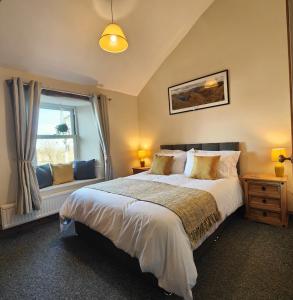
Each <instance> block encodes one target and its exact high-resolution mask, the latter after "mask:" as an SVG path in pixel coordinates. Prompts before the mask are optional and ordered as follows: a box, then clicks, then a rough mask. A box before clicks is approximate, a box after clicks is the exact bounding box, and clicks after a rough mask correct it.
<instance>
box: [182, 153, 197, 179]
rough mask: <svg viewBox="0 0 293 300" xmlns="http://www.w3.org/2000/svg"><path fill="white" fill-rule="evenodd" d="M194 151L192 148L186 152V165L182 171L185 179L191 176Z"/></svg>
mask: <svg viewBox="0 0 293 300" xmlns="http://www.w3.org/2000/svg"><path fill="white" fill-rule="evenodd" d="M194 155H195V150H194V149H193V148H192V149H190V150H189V151H187V152H186V165H185V169H184V175H185V176H187V177H190V176H191V171H192V168H193V162H194Z"/></svg>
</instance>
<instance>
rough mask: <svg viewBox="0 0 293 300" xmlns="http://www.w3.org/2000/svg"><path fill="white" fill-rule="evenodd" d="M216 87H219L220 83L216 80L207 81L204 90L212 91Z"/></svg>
mask: <svg viewBox="0 0 293 300" xmlns="http://www.w3.org/2000/svg"><path fill="white" fill-rule="evenodd" d="M216 86H218V81H217V80H215V79H211V80H207V81H206V82H205V83H204V88H205V89H210V88H213V87H216Z"/></svg>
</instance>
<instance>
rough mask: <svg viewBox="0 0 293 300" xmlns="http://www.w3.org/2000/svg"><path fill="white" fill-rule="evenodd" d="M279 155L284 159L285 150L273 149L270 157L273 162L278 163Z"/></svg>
mask: <svg viewBox="0 0 293 300" xmlns="http://www.w3.org/2000/svg"><path fill="white" fill-rule="evenodd" d="M280 155H284V156H285V157H286V156H287V154H286V149H285V148H274V149H272V154H271V157H272V161H273V162H278V161H279V156H280Z"/></svg>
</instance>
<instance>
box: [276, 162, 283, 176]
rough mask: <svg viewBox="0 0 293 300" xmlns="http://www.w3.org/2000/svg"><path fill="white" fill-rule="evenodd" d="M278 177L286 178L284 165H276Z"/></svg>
mask: <svg viewBox="0 0 293 300" xmlns="http://www.w3.org/2000/svg"><path fill="white" fill-rule="evenodd" d="M275 174H276V177H284V166H283V165H282V164H276V165H275Z"/></svg>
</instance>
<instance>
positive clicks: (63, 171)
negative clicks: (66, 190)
mask: <svg viewBox="0 0 293 300" xmlns="http://www.w3.org/2000/svg"><path fill="white" fill-rule="evenodd" d="M51 171H52V176H53V184H61V183H65V182H70V181H73V180H74V179H73V167H72V163H70V164H56V165H54V164H51Z"/></svg>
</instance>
